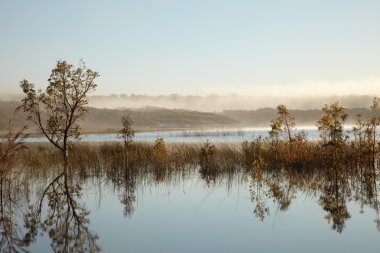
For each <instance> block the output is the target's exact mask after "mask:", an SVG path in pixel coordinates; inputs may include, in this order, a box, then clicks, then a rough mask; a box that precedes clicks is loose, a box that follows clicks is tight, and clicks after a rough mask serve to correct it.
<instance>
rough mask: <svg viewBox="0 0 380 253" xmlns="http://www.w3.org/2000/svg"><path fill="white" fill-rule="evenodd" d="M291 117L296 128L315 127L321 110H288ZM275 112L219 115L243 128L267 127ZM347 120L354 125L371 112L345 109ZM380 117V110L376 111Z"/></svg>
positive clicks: (256, 111)
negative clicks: (359, 118) (358, 117)
mask: <svg viewBox="0 0 380 253" xmlns="http://www.w3.org/2000/svg"><path fill="white" fill-rule="evenodd" d="M289 111H290V113H291V114H292V115H293V117H294V118H295V121H296V125H298V126H315V123H316V122H317V120H318V119H319V118H320V117H321V114H322V112H321V110H289ZM276 113H277V110H276V109H274V108H261V109H257V110H249V111H248V110H225V111H223V112H222V113H221V114H222V115H225V116H227V117H229V118H231V119H234V120H236V121H239V122H240V123H241V124H242V125H243V126H257V127H268V126H269V125H270V122H271V120H272V119H274V118H275V117H276ZM347 114H348V118H347V120H346V122H345V124H346V125H354V124H355V122H356V120H357V115H361V116H362V119H368V118H369V117H370V116H371V111H370V110H369V109H366V108H349V109H347ZM377 114H378V115H380V110H378V111H377Z"/></svg>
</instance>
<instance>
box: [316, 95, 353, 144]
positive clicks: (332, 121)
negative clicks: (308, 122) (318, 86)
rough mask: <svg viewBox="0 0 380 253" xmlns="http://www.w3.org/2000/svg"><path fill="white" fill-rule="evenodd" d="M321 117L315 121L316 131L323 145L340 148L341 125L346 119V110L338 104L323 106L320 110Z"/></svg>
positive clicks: (341, 138)
mask: <svg viewBox="0 0 380 253" xmlns="http://www.w3.org/2000/svg"><path fill="white" fill-rule="evenodd" d="M322 113H323V114H322V116H321V117H320V118H319V120H318V121H317V124H316V125H317V127H318V130H319V131H320V132H321V134H320V136H321V138H322V139H323V141H324V144H326V145H331V146H334V147H336V146H341V144H343V142H344V136H343V123H344V121H345V120H346V119H347V113H346V108H345V107H343V106H341V105H340V104H339V102H335V103H334V104H331V105H325V106H324V107H323V108H322Z"/></svg>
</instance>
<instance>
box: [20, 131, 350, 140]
mask: <svg viewBox="0 0 380 253" xmlns="http://www.w3.org/2000/svg"><path fill="white" fill-rule="evenodd" d="M301 130H304V131H305V133H306V136H307V138H308V139H311V140H316V139H318V138H319V131H318V129H316V128H304V129H299V130H296V131H294V134H297V133H299V132H300V131H301ZM347 130H349V129H347ZM268 131H269V128H268V129H265V128H242V129H204V130H183V131H150V132H137V133H135V138H134V139H135V140H136V141H148V142H153V141H155V140H156V139H157V138H164V140H165V141H166V142H204V141H206V140H210V141H211V142H241V141H245V140H248V141H249V140H252V139H253V138H256V137H259V136H261V137H263V138H265V137H268ZM120 140H121V139H120V138H118V135H117V134H86V135H82V136H81V141H86V142H103V141H120ZM26 141H27V142H46V141H47V140H46V138H44V137H30V138H27V139H26Z"/></svg>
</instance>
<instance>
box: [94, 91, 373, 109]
mask: <svg viewBox="0 0 380 253" xmlns="http://www.w3.org/2000/svg"><path fill="white" fill-rule="evenodd" d="M373 97H374V96H370V95H349V96H298V97H296V96H294V97H293V96H241V95H217V94H212V95H208V96H193V95H178V94H171V95H159V96H147V95H134V94H131V95H126V94H122V95H115V94H114V95H109V96H92V97H90V104H89V105H90V106H91V107H95V108H109V109H127V108H128V109H137V108H143V107H159V108H167V109H184V110H192V111H201V112H222V111H224V110H256V109H259V108H267V107H269V108H274V107H276V106H277V105H279V104H285V105H286V106H287V107H288V108H290V109H301V110H312V109H320V108H322V107H323V106H324V104H329V103H333V102H335V101H340V102H341V103H342V104H343V105H344V106H345V107H347V108H368V107H369V106H370V105H371V102H372V99H373Z"/></svg>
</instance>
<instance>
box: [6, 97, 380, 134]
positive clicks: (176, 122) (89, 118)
mask: <svg viewBox="0 0 380 253" xmlns="http://www.w3.org/2000/svg"><path fill="white" fill-rule="evenodd" d="M19 105H20V103H19V102H13V101H0V131H4V130H5V129H7V126H8V122H9V118H11V117H12V115H13V111H14V109H15V108H16V107H17V106H19ZM276 113H277V110H276V109H274V108H261V109H257V110H225V111H223V112H220V113H215V112H214V113H212V112H198V111H190V110H182V109H163V108H157V107H144V108H140V109H99V108H93V107H90V108H89V113H88V114H87V115H86V117H85V120H84V121H83V122H80V124H81V126H82V128H83V130H84V131H85V132H115V131H117V130H118V129H120V128H121V117H122V116H123V115H126V114H129V115H130V116H131V117H132V119H133V120H134V122H135V124H134V128H135V129H136V130H158V129H159V130H170V129H185V128H192V129H194V128H226V127H269V125H270V121H271V120H272V119H274V118H275V116H276ZM290 113H291V114H292V115H293V116H294V118H295V120H296V124H297V126H314V125H315V122H316V121H317V120H318V119H319V117H320V116H321V111H320V110H290ZM347 113H348V115H349V117H348V119H347V121H346V124H348V125H353V124H355V121H356V118H357V117H356V115H358V114H360V115H362V116H363V119H366V118H368V117H369V116H370V114H371V112H370V110H369V109H364V108H351V109H347ZM379 115H380V112H379ZM25 118H26V116H25V114H24V113H23V112H19V113H18V114H17V117H16V120H15V127H17V128H20V127H22V126H23V125H25V124H27V123H28V122H27V121H26V120H25ZM34 128H35V127H34V126H32V125H31V126H30V129H31V130H33V129H34Z"/></svg>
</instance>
